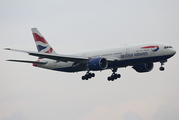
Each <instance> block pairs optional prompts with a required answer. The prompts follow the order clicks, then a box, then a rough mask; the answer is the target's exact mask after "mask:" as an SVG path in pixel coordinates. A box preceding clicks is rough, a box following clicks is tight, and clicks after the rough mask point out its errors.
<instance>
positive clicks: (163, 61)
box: [159, 60, 167, 71]
mask: <svg viewBox="0 0 179 120" xmlns="http://www.w3.org/2000/svg"><path fill="white" fill-rule="evenodd" d="M165 62H167V60H161V61H160V63H161V67H160V68H159V70H160V71H164V70H165V68H164V67H163V65H164V63H165Z"/></svg>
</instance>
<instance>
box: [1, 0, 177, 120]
mask: <svg viewBox="0 0 179 120" xmlns="http://www.w3.org/2000/svg"><path fill="white" fill-rule="evenodd" d="M178 5H179V1H178V0H170V1H169V0H137V1H134V0H110V1H107V0H103V1H102V0H86V1H82V0H75V1H72V0H51V1H46V0H13V1H10V0H6V1H0V26H1V27H0V33H1V35H0V43H1V44H0V48H1V49H0V54H1V59H0V72H1V75H0V120H12V119H13V120H15V119H25V120H39V119H44V120H48V119H54V120H59V119H63V120H72V119H73V120H128V119H130V117H135V118H136V119H137V120H141V119H142V120H161V119H162V118H165V119H166V120H168V119H170V118H171V119H179V116H178V114H179V96H178V94H179V81H178V79H179V75H178V68H179V64H178V60H179V56H178V53H177V54H176V55H175V56H174V57H173V58H171V59H169V60H168V62H167V63H166V64H165V68H166V70H165V71H164V72H160V71H159V67H160V64H159V63H156V64H155V66H154V69H153V70H152V71H151V72H149V73H143V74H140V73H137V72H136V71H135V70H133V69H132V68H131V67H127V68H121V69H118V73H120V74H121V75H122V77H121V79H118V80H117V81H115V82H108V81H107V79H106V78H107V77H108V76H109V75H111V71H110V70H106V71H102V72H96V77H95V78H93V79H91V80H89V81H82V80H81V76H82V75H84V74H85V72H80V73H74V74H70V73H62V72H56V71H49V70H45V69H40V68H35V67H32V65H31V64H21V63H12V62H7V61H5V60H6V59H26V60H36V59H37V58H36V57H32V56H28V55H27V54H23V53H16V52H9V51H5V50H3V48H5V47H11V48H16V49H22V50H23V49H24V50H32V51H36V47H35V43H34V40H33V36H32V34H31V30H30V29H31V28H32V27H37V28H38V29H39V31H40V32H41V33H42V35H43V36H44V37H45V38H46V39H47V40H48V42H49V43H50V45H51V46H52V47H53V48H54V49H55V51H56V52H58V53H67V52H74V51H82V50H89V49H96V48H104V47H112V46H118V45H122V44H131V43H140V42H150V41H159V42H164V43H168V44H169V45H172V46H173V47H174V48H175V50H176V51H179V48H178V46H179V41H178V40H179V22H178V21H179V17H178V15H179V8H178ZM166 113H168V114H167V115H168V116H166ZM165 116H166V117H165ZM167 118H168V119H167Z"/></svg>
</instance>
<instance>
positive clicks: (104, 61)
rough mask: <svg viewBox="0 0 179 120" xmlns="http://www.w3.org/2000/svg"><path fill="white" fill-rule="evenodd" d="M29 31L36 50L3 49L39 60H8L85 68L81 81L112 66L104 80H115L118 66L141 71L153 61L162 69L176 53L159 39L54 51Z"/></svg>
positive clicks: (55, 67) (66, 69) (34, 30)
mask: <svg viewBox="0 0 179 120" xmlns="http://www.w3.org/2000/svg"><path fill="white" fill-rule="evenodd" d="M31 30H32V34H33V37H34V40H35V43H36V47H37V50H38V52H34V51H25V50H17V49H11V48H5V50H11V51H17V52H24V53H27V54H29V55H32V56H36V57H38V60H37V61H29V60H7V61H13V62H24V63H32V64H33V66H35V67H40V68H45V69H50V70H55V71H61V72H73V73H74V72H80V71H86V74H85V75H84V76H82V80H88V79H90V78H92V77H95V74H94V73H91V71H103V70H108V69H111V70H112V75H110V76H109V77H107V80H108V81H114V80H116V79H117V78H120V77H121V75H120V74H117V73H116V72H117V70H118V68H121V67H127V66H132V68H133V69H134V70H136V71H137V72H139V73H144V72H150V71H151V70H152V69H153V66H154V64H153V63H154V62H160V64H161V67H160V68H159V70H160V71H164V67H163V65H164V63H165V62H167V59H169V58H171V57H172V56H174V55H175V53H176V51H175V50H174V49H173V47H172V46H170V45H167V44H165V43H160V42H149V43H139V44H130V45H123V46H118V47H111V48H104V49H98V50H90V51H82V52H75V53H69V54H57V53H56V52H55V51H54V49H53V48H52V47H51V46H50V44H48V42H47V41H46V40H45V38H44V37H43V36H42V34H41V33H40V32H39V31H38V29H37V28H32V29H31Z"/></svg>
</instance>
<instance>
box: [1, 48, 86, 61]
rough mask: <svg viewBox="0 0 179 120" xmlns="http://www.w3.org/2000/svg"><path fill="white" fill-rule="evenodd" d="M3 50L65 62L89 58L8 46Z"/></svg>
mask: <svg viewBox="0 0 179 120" xmlns="http://www.w3.org/2000/svg"><path fill="white" fill-rule="evenodd" d="M5 50H11V51H17V52H24V53H27V54H29V55H32V56H37V57H40V58H48V59H53V60H57V61H63V62H67V61H73V62H78V61H84V60H89V58H88V57H85V56H74V55H62V54H49V53H40V52H32V51H25V50H16V49H10V48H5Z"/></svg>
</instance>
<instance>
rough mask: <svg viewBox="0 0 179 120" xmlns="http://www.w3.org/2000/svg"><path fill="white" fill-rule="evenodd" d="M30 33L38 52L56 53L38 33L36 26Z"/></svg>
mask: <svg viewBox="0 0 179 120" xmlns="http://www.w3.org/2000/svg"><path fill="white" fill-rule="evenodd" d="M31 30H32V34H33V36H34V40H35V43H36V47H37V50H38V52H41V53H51V54H56V52H55V51H54V50H53V48H52V47H51V46H50V45H49V44H48V42H47V41H46V40H45V38H44V37H43V36H42V35H41V34H40V32H39V31H38V30H37V28H32V29H31Z"/></svg>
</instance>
